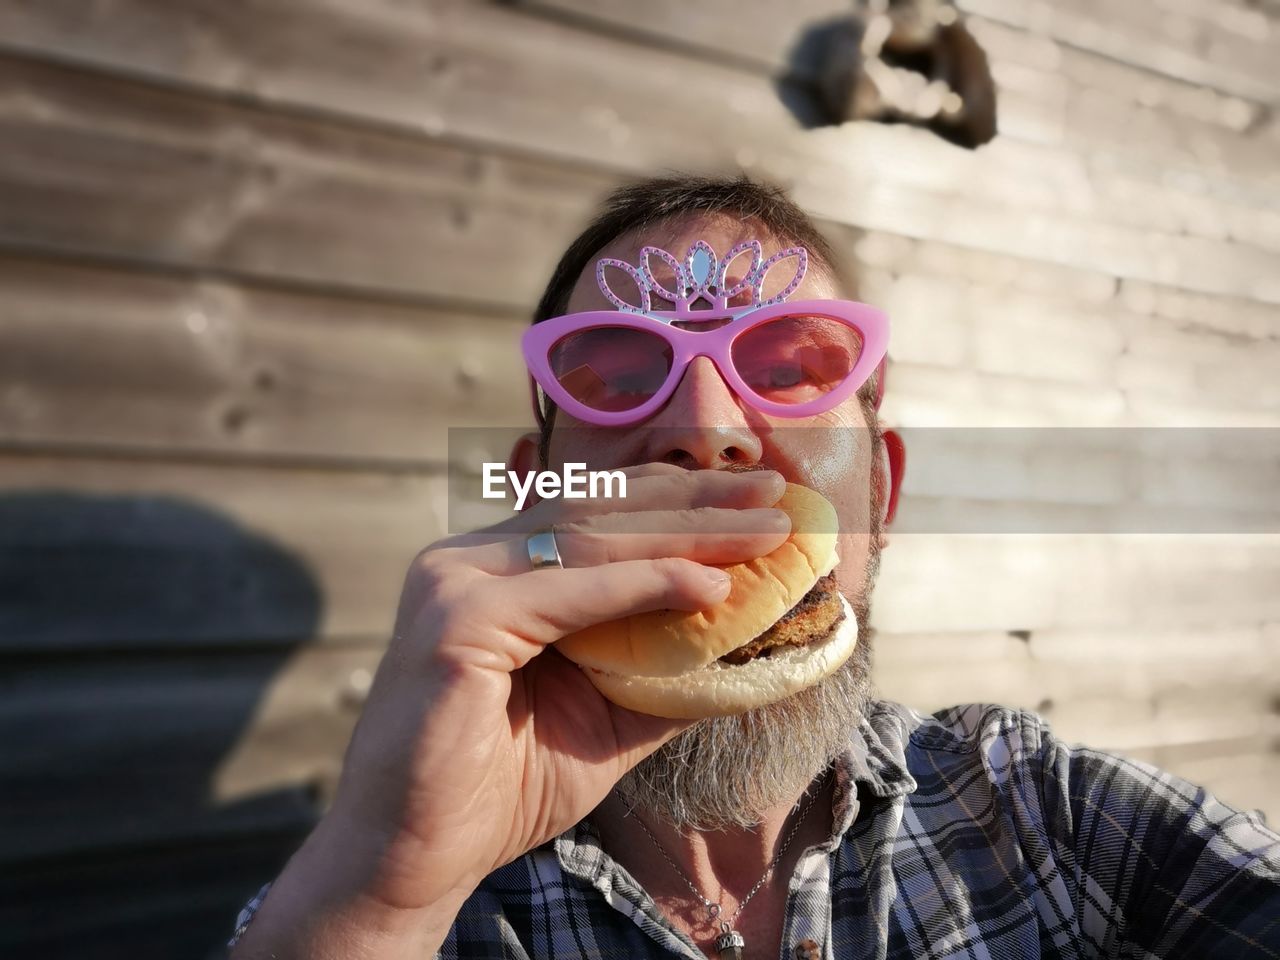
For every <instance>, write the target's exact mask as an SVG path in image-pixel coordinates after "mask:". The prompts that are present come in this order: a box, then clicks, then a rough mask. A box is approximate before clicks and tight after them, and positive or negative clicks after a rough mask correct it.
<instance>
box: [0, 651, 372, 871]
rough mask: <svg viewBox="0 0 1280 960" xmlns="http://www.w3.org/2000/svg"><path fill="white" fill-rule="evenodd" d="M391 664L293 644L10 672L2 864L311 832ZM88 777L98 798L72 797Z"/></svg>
mask: <svg viewBox="0 0 1280 960" xmlns="http://www.w3.org/2000/svg"><path fill="white" fill-rule="evenodd" d="M170 652H172V651H170ZM381 654H382V649H381V647H380V646H369V647H346V648H334V649H328V648H316V647H311V646H304V645H297V646H295V647H294V648H293V649H292V650H291V649H290V648H284V647H282V648H280V649H278V650H275V651H272V652H269V653H268V652H263V653H250V652H246V653H230V652H228V653H222V652H187V653H185V654H184V655H183V656H181V657H177V656H166V655H157V654H150V655H145V656H117V657H113V658H111V659H93V660H83V661H74V660H72V661H68V660H66V659H63V658H57V659H42V660H39V661H34V662H30V663H27V664H21V663H18V664H11V665H10V666H9V667H8V668H7V670H6V678H5V680H4V694H5V695H4V703H3V706H0V732H2V734H3V737H4V741H5V743H6V744H8V745H9V746H8V747H7V748H6V750H5V753H4V756H3V758H0V806H2V807H3V809H4V816H2V817H0V861H3V862H8V863H16V862H27V861H34V860H38V859H42V858H48V857H55V856H68V855H71V854H84V853H87V852H89V851H106V850H112V849H123V848H126V847H136V846H144V845H145V846H160V845H164V844H174V845H177V844H181V843H190V842H195V841H205V840H209V839H214V838H218V837H231V836H240V835H245V834H248V833H264V832H271V831H275V832H282V831H292V832H296V831H298V830H305V829H307V828H308V827H309V826H310V825H311V824H312V823H313V822H314V820H315V819H316V817H317V816H318V815H319V812H320V810H321V809H322V806H323V805H324V803H325V800H326V798H327V796H328V795H329V793H330V792H331V790H332V787H333V785H334V784H335V783H336V781H337V776H338V773H339V771H340V769H341V764H342V755H343V750H344V749H345V747H346V743H347V740H348V738H349V736H350V732H351V727H352V726H353V725H354V723H355V720H356V717H357V716H358V713H359V709H360V707H361V706H362V705H363V702H364V695H365V693H366V692H367V690H368V685H369V682H370V680H371V678H372V672H373V670H374V669H375V668H376V666H377V663H378V660H379V659H380V657H381ZM86 781H88V782H92V783H93V784H94V789H93V790H92V791H84V790H82V789H77V788H76V784H77V783H84V782H86ZM157 783H163V784H164V785H165V788H164V789H163V790H157V789H156V784H157Z"/></svg>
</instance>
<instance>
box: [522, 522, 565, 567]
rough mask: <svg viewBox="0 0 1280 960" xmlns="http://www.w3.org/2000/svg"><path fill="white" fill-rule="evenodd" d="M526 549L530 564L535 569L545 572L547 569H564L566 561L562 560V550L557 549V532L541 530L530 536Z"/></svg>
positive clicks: (526, 542)
mask: <svg viewBox="0 0 1280 960" xmlns="http://www.w3.org/2000/svg"><path fill="white" fill-rule="evenodd" d="M525 548H526V549H527V550H528V551H529V563H530V564H532V565H533V569H535V570H545V569H546V568H547V567H557V568H559V569H561V570H563V569H564V561H562V560H561V559H560V550H559V549H558V548H557V547H556V535H555V531H553V530H539V531H538V532H537V533H531V534H529V539H528V540H526V541H525Z"/></svg>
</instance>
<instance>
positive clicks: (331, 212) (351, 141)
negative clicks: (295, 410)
mask: <svg viewBox="0 0 1280 960" xmlns="http://www.w3.org/2000/svg"><path fill="white" fill-rule="evenodd" d="M0 83H2V84H3V85H4V86H5V88H6V89H8V90H10V91H13V95H11V96H9V97H7V98H5V99H3V100H0V138H3V140H4V142H5V145H6V146H5V151H4V154H3V156H2V157H0V244H3V245H6V246H9V247H11V248H15V249H32V248H34V249H38V250H56V251H60V252H65V253H71V254H76V255H85V254H88V255H93V256H97V257H106V258H111V259H117V260H119V259H124V260H130V261H141V262H145V263H147V264H158V265H163V266H166V267H172V268H179V269H182V270H199V271H201V272H204V271H208V270H215V271H218V272H222V273H227V272H232V273H239V274H243V275H249V276H257V277H266V278H273V279H284V280H288V281H291V282H294V283H304V284H307V285H313V286H321V287H324V288H326V289H332V288H335V287H336V288H339V289H341V288H346V289H347V290H349V291H353V292H359V291H370V290H375V291H379V292H382V293H387V292H389V293H392V294H394V295H398V296H401V297H405V296H407V297H418V298H420V297H424V296H431V297H434V298H437V299H438V298H457V299H461V298H466V299H470V300H474V301H477V302H478V303H480V304H490V305H493V306H496V307H500V308H504V309H508V310H511V309H514V310H518V311H520V312H524V311H527V310H528V309H529V305H530V303H531V302H533V301H534V300H535V299H536V296H537V292H538V291H540V290H541V287H542V285H543V284H545V282H546V278H547V277H548V276H549V275H550V272H551V269H552V267H553V266H554V264H555V261H556V259H557V258H558V256H559V251H560V245H561V244H563V243H567V242H568V240H569V239H570V238H571V237H572V236H573V233H574V232H575V231H576V229H577V228H578V224H579V221H580V220H581V219H583V218H584V217H585V216H586V213H587V211H588V210H589V208H590V203H591V201H592V200H593V199H594V195H595V194H596V193H598V192H599V191H601V190H603V189H604V188H605V187H606V186H608V185H609V184H611V183H612V180H610V179H607V178H603V177H600V176H595V175H592V174H590V173H587V172H584V171H581V170H576V171H575V170H569V169H566V168H565V167H564V166H562V165H557V164H549V163H540V162H537V161H532V160H513V159H503V158H501V157H498V156H494V155H491V154H489V155H484V154H481V153H479V152H477V151H475V150H470V149H465V148H457V147H448V146H440V145H436V144H433V143H432V142H431V141H429V140H424V139H421V138H409V137H404V136H402V135H393V134H388V133H381V132H374V131H369V130H358V129H350V128H339V127H335V126H333V125H331V124H326V123H322V122H319V121H316V120H312V119H302V118H296V117H292V118H291V117H286V116H282V115H279V114H269V113H264V112H262V111H260V110H254V109H248V108H244V107H240V106H232V105H229V104H226V103H223V102H220V101H218V100H212V99H210V98H208V97H203V96H191V95H186V94H179V93H174V92H169V91H164V90H157V89H154V88H152V87H149V86H147V85H143V84H137V83H129V82H123V81H114V80H110V79H107V78H104V77H101V76H92V75H90V76H86V75H84V74H82V73H78V72H75V71H68V70H65V69H61V68H56V67H50V66H46V65H42V64H38V63H35V62H29V61H23V60H16V59H12V58H3V59H0ZM498 251H508V252H509V254H508V255H501V254H499V253H498ZM491 258H494V259H493V260H492V261H491Z"/></svg>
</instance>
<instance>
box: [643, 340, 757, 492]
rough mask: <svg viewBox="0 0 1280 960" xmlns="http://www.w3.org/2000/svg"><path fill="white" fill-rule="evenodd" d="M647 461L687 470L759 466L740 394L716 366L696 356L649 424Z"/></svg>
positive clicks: (707, 359) (755, 438) (754, 434)
mask: <svg viewBox="0 0 1280 960" xmlns="http://www.w3.org/2000/svg"><path fill="white" fill-rule="evenodd" d="M648 426H649V428H650V432H649V438H648V441H647V444H646V446H647V449H646V451H645V453H646V454H647V457H646V459H648V460H651V461H661V462H663V463H674V464H676V465H677V466H680V467H684V468H686V469H688V470H699V469H715V468H721V467H725V466H727V465H729V464H732V463H756V462H758V461H759V459H760V456H761V453H762V452H763V449H762V446H761V444H760V438H759V437H758V436H757V435H756V433H755V431H754V430H752V428H751V425H750V423H749V422H748V420H747V416H746V414H745V413H744V411H743V409H742V407H741V405H740V404H739V402H738V398H737V396H735V395H734V392H733V391H732V390H731V389H730V388H729V385H728V384H727V383H725V382H724V378H723V377H721V376H720V371H719V370H717V369H716V365H715V364H714V363H713V362H712V361H711V360H710V359H709V358H707V357H697V358H695V359H694V361H693V362H692V363H690V364H689V366H688V367H686V368H685V371H684V375H683V376H682V377H681V378H680V383H679V384H678V385H677V386H676V389H675V392H674V393H673V394H672V395H671V399H670V400H668V401H667V402H666V404H665V405H664V406H663V408H662V409H661V410H660V411H658V413H657V414H656V415H655V416H654V417H653V418H652V419H651V420H650V421H649V424H648Z"/></svg>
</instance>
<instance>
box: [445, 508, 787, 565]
mask: <svg viewBox="0 0 1280 960" xmlns="http://www.w3.org/2000/svg"><path fill="white" fill-rule="evenodd" d="M790 532H791V518H790V517H789V516H787V514H786V513H785V512H783V511H782V510H777V509H774V508H772V507H764V508H755V509H750V510H728V509H724V508H720V507H696V508H693V509H690V510H655V511H649V512H645V513H609V514H604V515H601V516H596V517H587V518H585V519H583V520H578V521H575V522H572V523H564V524H557V525H556V526H555V537H556V548H557V549H558V550H559V552H560V560H561V562H562V563H563V564H564V566H566V567H594V566H599V565H600V564H605V563H620V562H622V561H626V560H655V559H657V558H659V557H685V558H686V559H689V560H695V561H697V562H698V563H715V564H730V563H742V562H745V561H747V560H753V559H755V558H756V557H763V556H764V555H765V554H768V553H772V552H773V551H774V550H776V549H777V548H778V547H780V546H781V545H782V544H783V543H784V542H785V541H786V539H787V536H788V535H789V534H790ZM526 544H527V540H526V535H524V534H518V535H516V536H514V537H511V538H509V539H506V540H503V541H501V542H498V543H492V544H489V545H487V546H484V547H479V548H477V549H475V550H474V551H472V553H471V557H470V559H471V561H472V562H473V563H474V564H475V565H476V566H477V567H479V568H480V569H482V570H484V571H485V572H486V573H492V574H498V575H501V576H514V575H516V574H520V573H527V572H528V571H529V569H530V561H529V554H528V549H527V546H526Z"/></svg>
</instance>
